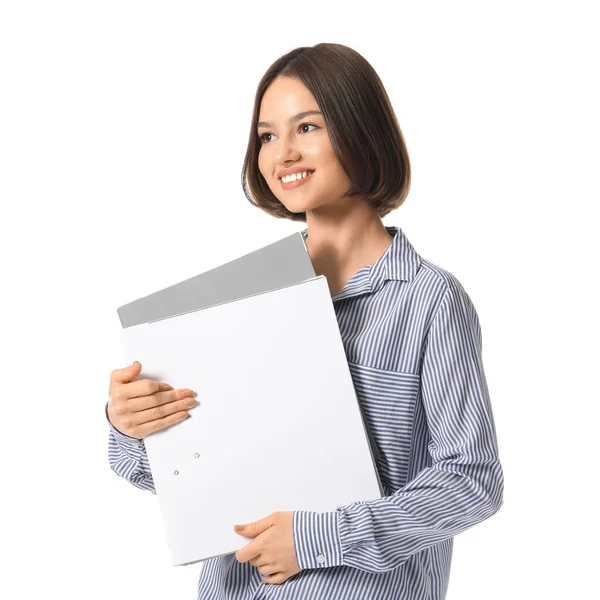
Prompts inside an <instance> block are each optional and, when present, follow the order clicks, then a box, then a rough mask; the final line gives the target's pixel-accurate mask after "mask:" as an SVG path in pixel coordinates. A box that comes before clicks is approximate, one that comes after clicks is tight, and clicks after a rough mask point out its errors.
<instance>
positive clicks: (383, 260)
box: [302, 225, 421, 300]
mask: <svg viewBox="0 0 600 600" xmlns="http://www.w3.org/2000/svg"><path fill="white" fill-rule="evenodd" d="M385 228H386V230H387V232H388V233H389V234H390V235H391V236H393V239H392V242H391V244H390V245H389V246H388V247H387V248H386V250H385V252H384V253H383V254H382V255H381V256H380V257H379V258H378V259H377V260H376V261H375V262H374V263H371V264H369V265H365V266H364V267H363V268H362V269H360V270H359V271H357V272H356V273H355V274H354V275H353V276H352V277H351V278H350V280H349V281H347V282H346V284H345V285H344V287H343V288H342V289H341V290H340V291H339V292H338V293H337V294H335V295H334V296H332V300H341V299H342V298H348V297H351V296H359V295H361V294H370V293H374V292H376V291H377V290H379V289H380V288H381V287H383V285H384V284H385V282H386V281H388V280H394V281H410V280H411V279H413V278H414V276H415V275H416V273H417V271H418V270H419V267H420V265H421V256H420V255H419V254H418V253H417V252H416V251H415V249H414V248H413V246H412V244H411V243H410V242H409V241H408V238H407V237H406V235H405V234H404V232H403V231H402V229H401V228H400V227H395V226H387V225H386V226H385ZM307 235H308V228H306V229H303V230H302V236H303V238H306V236H307Z"/></svg>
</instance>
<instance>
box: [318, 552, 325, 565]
mask: <svg viewBox="0 0 600 600" xmlns="http://www.w3.org/2000/svg"><path fill="white" fill-rule="evenodd" d="M317 562H318V563H320V564H323V563H324V562H325V557H324V556H323V555H322V554H319V556H317Z"/></svg>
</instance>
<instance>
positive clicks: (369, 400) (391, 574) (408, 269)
mask: <svg viewBox="0 0 600 600" xmlns="http://www.w3.org/2000/svg"><path fill="white" fill-rule="evenodd" d="M290 174H291V175H292V177H291V179H289V180H288V176H289V175H290ZM242 186H243V189H244V192H245V194H246V196H247V198H248V200H249V201H250V202H251V203H252V204H253V205H255V206H257V207H258V208H260V209H261V210H264V211H266V212H267V213H269V214H271V215H273V216H275V217H277V218H284V219H291V220H294V221H302V222H305V223H306V225H307V228H306V229H304V230H303V232H302V233H303V236H304V238H305V241H306V245H307V249H308V252H309V255H310V258H311V260H312V262H313V265H314V268H315V272H316V273H317V274H319V275H320V274H323V275H325V276H326V278H327V281H328V284H329V289H330V291H331V297H332V302H333V305H334V307H335V312H336V316H337V319H338V324H339V328H340V333H341V336H342V339H343V342H344V347H345V351H346V355H347V359H348V364H349V367H350V370H351V373H352V377H353V381H354V385H355V388H356V392H357V396H358V398H359V401H360V402H361V405H362V409H363V414H364V415H365V418H366V421H367V424H368V427H369V429H370V431H371V433H372V435H373V439H374V441H375V444H376V445H377V454H378V457H377V459H376V464H377V468H378V471H379V474H380V478H381V482H382V484H383V486H384V489H385V496H384V497H383V498H381V499H377V500H375V501H369V502H366V501H365V502H354V503H351V504H349V505H346V506H339V507H336V510H335V511H331V512H326V513H313V512H308V511H302V510H298V511H294V512H278V513H273V514H272V515H268V516H265V518H263V519H260V520H258V521H256V522H254V523H245V524H242V525H243V527H242V528H241V529H240V530H239V533H240V534H241V535H243V536H245V537H247V538H250V540H249V542H248V544H246V545H245V546H243V547H242V548H241V549H240V550H238V552H236V553H235V554H228V555H225V556H219V557H216V558H212V559H209V560H207V561H205V562H204V563H203V567H202V570H201V576H200V581H199V584H198V598H199V600H204V599H206V600H208V599H210V600H217V599H219V600H220V599H222V600H225V599H227V600H238V599H239V600H242V599H250V598H253V599H258V598H281V599H283V598H290V599H292V598H293V599H294V600H305V599H306V600H316V599H318V598H326V599H327V600H338V599H339V600H341V599H355V598H369V599H370V598H373V599H375V598H377V599H378V600H442V599H443V598H445V596H446V592H447V587H448V580H449V574H450V563H451V556H452V548H453V537H454V536H455V535H456V534H458V533H460V532H461V531H464V530H466V529H468V528H469V527H472V526H473V525H475V524H476V523H479V522H480V521H483V520H484V519H487V518H488V517H490V516H491V515H493V514H494V513H495V512H496V511H497V510H498V509H499V508H500V507H501V506H502V504H503V489H504V479H503V471H502V467H501V464H500V460H499V456H498V445H497V438H496V431H495V425H494V419H493V414H492V408H491V404H490V397H489V392H488V388H487V384H486V379H485V374H484V370H483V364H482V337H481V330H480V325H479V320H478V316H477V313H476V311H475V308H474V306H473V304H472V302H471V300H470V298H469V296H468V295H467V293H466V291H465V289H464V288H463V286H462V285H461V284H460V282H459V281H458V280H457V278H456V277H455V276H454V275H452V274H451V273H450V272H448V271H447V270H444V269H443V268H441V267H439V266H437V265H435V264H433V263H431V262H429V261H428V260H426V259H425V258H423V257H421V256H420V255H419V254H418V253H417V252H416V250H415V249H414V248H413V246H412V245H411V244H410V242H409V241H408V239H407V237H406V235H405V234H404V232H403V231H402V229H401V228H400V227H392V226H384V225H383V223H382V220H381V219H382V217H384V216H385V215H387V214H388V213H389V212H391V211H392V210H394V209H395V208H398V207H399V206H400V205H401V204H402V203H403V201H404V199H405V198H406V196H407V194H408V191H409V186H410V163H409V158H408V153H407V150H406V146H405V143H404V139H403V136H402V132H401V130H400V127H399V125H398V122H397V119H396V117H395V114H394V111H393V109H392V106H391V104H390V101H389V98H388V96H387V93H386V91H385V89H384V87H383V85H382V83H381V81H380V79H379V77H378V76H377V74H376V72H375V71H374V70H373V68H372V67H371V65H370V64H369V63H368V62H367V61H366V60H365V59H364V58H363V57H362V56H361V55H360V54H358V53H357V52H356V51H354V50H352V49H351V48H348V47H346V46H343V45H340V44H325V43H324V44H317V45H316V46H313V47H302V48H297V49H294V50H292V51H291V52H289V53H287V54H286V55H284V56H282V57H281V58H279V59H278V60H277V61H275V63H274V64H273V65H272V66H271V67H269V69H268V70H267V72H266V73H265V75H264V77H263V78H262V80H261V81H260V83H259V85H258V90H257V93H256V100H255V104H254V113H253V116H252V125H251V131H250V139H249V145H248V149H247V153H246V157H245V160H244V165H243V172H242ZM315 343H318V340H315ZM140 369H141V365H140V364H139V363H134V365H132V366H130V367H126V368H124V369H117V370H115V371H113V373H112V374H111V384H110V390H111V400H110V401H109V403H108V404H107V407H106V411H107V412H106V416H107V419H108V420H109V426H110V433H109V436H110V437H109V458H110V464H111V467H112V468H113V470H114V471H115V472H116V473H117V474H119V475H120V476H122V477H124V478H126V479H127V480H129V481H130V482H131V483H132V484H134V485H136V486H137V487H140V488H142V489H147V490H150V491H152V492H154V485H153V481H152V474H151V472H150V469H149V467H148V461H147V457H146V455H145V450H144V442H143V438H144V437H145V436H146V435H148V434H149V433H151V432H153V431H156V430H158V429H162V428H163V427H167V426H169V425H172V424H174V423H177V422H178V421H180V420H182V419H184V418H186V416H187V411H186V408H189V404H188V402H191V403H193V402H194V400H193V398H191V395H192V394H191V391H189V390H173V388H172V387H171V386H168V385H166V384H164V383H157V382H151V381H148V380H145V381H138V382H133V381H132V380H133V379H134V378H135V377H136V376H137V375H138V374H139V373H140ZM157 405H158V406H159V407H160V411H158V412H157V409H156V406H157ZM267 468H268V466H267ZM272 476H274V477H276V476H277V474H276V473H273V474H272ZM263 583H266V584H271V585H262V584H263Z"/></svg>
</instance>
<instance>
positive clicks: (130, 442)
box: [104, 402, 144, 448]
mask: <svg viewBox="0 0 600 600" xmlns="http://www.w3.org/2000/svg"><path fill="white" fill-rule="evenodd" d="M104 412H105V414H106V420H107V422H108V426H109V427H110V429H111V431H112V434H113V436H114V437H115V439H116V440H117V442H119V443H120V444H122V445H124V446H129V447H130V448H143V447H144V440H140V439H138V438H134V437H131V436H130V435H126V434H124V433H121V432H120V431H119V430H118V429H117V428H116V427H115V426H114V425H113V424H112V423H111V422H110V419H109V418H108V402H107V403H106V406H105V407H104Z"/></svg>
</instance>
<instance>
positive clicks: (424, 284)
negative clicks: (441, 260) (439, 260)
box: [411, 257, 470, 312]
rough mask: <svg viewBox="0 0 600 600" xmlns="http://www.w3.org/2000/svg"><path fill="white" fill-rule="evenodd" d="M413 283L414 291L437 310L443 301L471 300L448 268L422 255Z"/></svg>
mask: <svg viewBox="0 0 600 600" xmlns="http://www.w3.org/2000/svg"><path fill="white" fill-rule="evenodd" d="M411 283H412V286H411V287H412V288H413V289H412V291H413V293H414V294H416V295H418V297H419V298H421V299H422V300H423V301H424V302H426V303H427V304H428V305H429V306H430V308H431V309H432V310H433V311H434V312H437V310H438V308H439V306H440V305H441V303H442V302H449V301H452V300H456V299H459V298H460V299H467V300H469V301H470V299H469V296H468V294H467V291H466V290H465V287H464V286H463V284H462V283H461V281H460V280H459V279H458V277H457V276H456V275H455V274H454V273H452V272H451V271H449V270H448V269H446V268H444V267H441V266H440V265H438V264H435V263H433V262H431V261H430V260H427V259H426V258H423V257H421V260H420V264H419V270H418V271H417V273H416V276H415V277H414V279H413V281H412V282H411Z"/></svg>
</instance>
